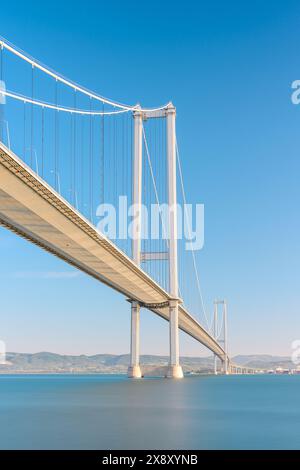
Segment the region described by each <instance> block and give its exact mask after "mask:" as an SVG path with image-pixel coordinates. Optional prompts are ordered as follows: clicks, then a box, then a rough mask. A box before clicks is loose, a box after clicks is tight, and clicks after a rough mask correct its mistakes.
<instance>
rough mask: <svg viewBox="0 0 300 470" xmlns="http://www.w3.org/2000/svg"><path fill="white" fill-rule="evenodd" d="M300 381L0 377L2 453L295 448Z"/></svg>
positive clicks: (284, 378)
mask: <svg viewBox="0 0 300 470" xmlns="http://www.w3.org/2000/svg"><path fill="white" fill-rule="evenodd" d="M299 392H300V376H227V377H224V376H218V377H214V376H205V377H199V376H198V377H196V376H194V377H188V378H185V379H183V380H179V381H172V380H167V379H144V380H139V381H133V380H129V379H127V378H125V377H121V376H99V375H98V376H95V375H93V376H91V375H89V376H86V375H85V376H82V375H81V376H80V375H77V376H76V375H69V376H68V375H59V376H55V375H44V376H32V375H31V376H28V375H26V376H0V423H1V426H0V448H1V449H118V448H119V449H120V448H121V449H138V448H142V449H184V448H186V449H266V448H267V449H300V432H299V430H300V400H299Z"/></svg>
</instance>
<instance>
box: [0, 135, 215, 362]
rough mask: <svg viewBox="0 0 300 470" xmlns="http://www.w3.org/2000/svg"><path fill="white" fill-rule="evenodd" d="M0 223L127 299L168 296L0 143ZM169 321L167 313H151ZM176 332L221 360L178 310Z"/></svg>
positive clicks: (187, 316) (194, 323) (206, 335)
mask: <svg viewBox="0 0 300 470" xmlns="http://www.w3.org/2000/svg"><path fill="white" fill-rule="evenodd" d="M0 224H1V225H3V226H5V227H7V228H8V229H10V230H12V231H14V232H16V233H17V234H19V235H21V236H22V237H24V238H26V239H27V240H30V241H31V242H33V243H35V244H36V245H38V246H40V247H41V248H43V249H45V250H47V251H48V252H51V253H52V254H53V255H55V256H58V257H59V258H61V259H63V260H65V261H66V262H67V263H69V264H71V265H73V266H75V267H76V268H78V269H80V270H82V271H84V272H85V273H87V274H89V275H90V276H93V277H94V278H96V279H98V280H99V281H101V282H103V283H105V284H107V285H109V286H110V287H112V288H114V289H115V290H117V291H118V292H120V293H122V294H124V295H125V296H127V297H128V298H129V299H133V300H138V301H142V302H145V303H162V302H165V301H167V300H169V299H170V296H169V294H168V293H167V292H166V291H165V290H164V289H162V288H161V287H160V286H159V285H158V284H157V283H156V282H155V281H154V280H153V279H151V278H150V277H149V276H148V275H147V274H146V273H145V272H144V271H142V270H141V269H140V268H139V267H138V266H137V265H136V264H135V263H134V262H133V261H132V260H131V259H130V258H129V257H128V256H126V255H125V254H124V253H123V252H122V251H121V250H119V249H118V248H117V247H116V246H115V245H114V244H113V243H112V242H111V241H110V240H108V239H107V238H106V237H104V236H103V235H101V234H100V233H99V232H98V231H97V230H96V229H95V227H94V226H93V225H92V224H90V222H89V221H88V220H86V219H85V218H84V217H83V216H82V215H81V214H80V213H79V212H78V211H76V210H75V209H74V208H73V207H72V206H71V205H70V204H69V203H68V202H67V201H66V200H64V199H63V198H62V197H61V196H60V195H59V194H58V193H57V192H56V191H55V190H54V189H52V188H51V187H50V186H49V185H48V184H47V183H45V182H44V181H43V180H42V179H41V178H40V177H39V176H37V175H36V174H35V173H34V172H33V171H32V170H31V169H30V168H29V167H28V166H27V165H26V164H25V163H24V162H22V160H20V159H19V158H18V157H17V156H16V155H15V154H13V152H11V151H10V150H9V149H8V148H6V147H5V146H4V145H3V144H2V143H0ZM153 311H154V313H156V314H158V315H160V316H161V317H163V318H164V319H166V320H168V319H169V309H168V308H160V309H157V310H153ZM179 328H180V329H181V330H183V331H185V332H186V333H187V334H189V335H190V336H192V337H193V338H195V339H196V340H198V341H199V342H200V343H202V344H203V345H205V346H206V347H208V348H209V349H210V350H211V351H213V352H215V353H216V354H217V355H218V356H219V357H221V358H223V357H224V351H223V349H222V348H221V347H220V346H219V344H218V343H217V342H216V341H215V340H214V339H213V338H212V337H211V336H210V334H209V333H208V332H207V331H206V330H205V329H204V328H203V327H202V326H201V325H200V324H199V323H198V322H197V321H196V320H195V319H194V318H193V317H192V316H191V315H190V314H189V313H188V312H187V311H186V310H185V309H184V308H183V307H182V306H180V308H179Z"/></svg>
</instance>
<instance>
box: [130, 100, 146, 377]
mask: <svg viewBox="0 0 300 470" xmlns="http://www.w3.org/2000/svg"><path fill="white" fill-rule="evenodd" d="M133 119H134V155H133V179H132V181H133V188H132V202H133V205H134V218H133V233H132V258H133V261H134V262H135V263H136V264H137V265H138V266H139V265H140V262H141V205H142V164H143V162H142V158H143V156H142V152H143V116H142V112H141V110H140V109H137V110H136V111H134V114H133ZM141 376H142V374H141V369H140V305H139V304H138V303H137V302H132V304H131V341H130V366H129V368H128V377H132V378H140V377H141Z"/></svg>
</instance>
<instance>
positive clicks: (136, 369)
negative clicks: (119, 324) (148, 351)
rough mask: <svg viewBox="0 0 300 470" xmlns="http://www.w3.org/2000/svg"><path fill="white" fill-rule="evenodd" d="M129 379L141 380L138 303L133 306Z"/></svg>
mask: <svg viewBox="0 0 300 470" xmlns="http://www.w3.org/2000/svg"><path fill="white" fill-rule="evenodd" d="M128 377H130V378H133V379H140V378H141V377H142V373H141V368H140V305H139V303H138V302H132V304H131V341H130V365H129V367H128Z"/></svg>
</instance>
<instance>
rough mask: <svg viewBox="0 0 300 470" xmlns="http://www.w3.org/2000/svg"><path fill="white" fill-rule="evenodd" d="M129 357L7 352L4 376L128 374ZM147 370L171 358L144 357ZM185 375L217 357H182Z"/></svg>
mask: <svg viewBox="0 0 300 470" xmlns="http://www.w3.org/2000/svg"><path fill="white" fill-rule="evenodd" d="M233 362H235V363H236V364H241V365H243V366H248V367H253V368H259V369H275V368H276V367H282V368H286V369H293V368H295V365H294V364H293V363H292V362H291V360H290V358H289V357H282V356H270V355H248V356H242V355H240V356H235V357H234V358H233ZM128 363H129V355H128V354H122V355H114V354H96V355H93V356H86V355H80V356H69V355H61V354H55V353H50V352H39V353H34V354H26V353H7V354H6V364H1V365H0V374H1V373H2V374H7V373H8V374H14V373H15V374H17V373H41V374H45V373H82V374H87V373H101V374H124V373H126V372H127V367H128ZM141 364H142V365H143V371H144V372H145V374H146V375H147V373H149V374H151V372H153V371H154V370H156V371H157V372H158V373H159V371H160V370H163V369H164V368H165V366H167V364H168V357H167V356H154V355H153V356H152V355H143V356H141ZM181 364H182V367H183V369H184V371H185V372H198V373H209V372H211V371H212V370H213V357H212V356H209V357H181Z"/></svg>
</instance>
